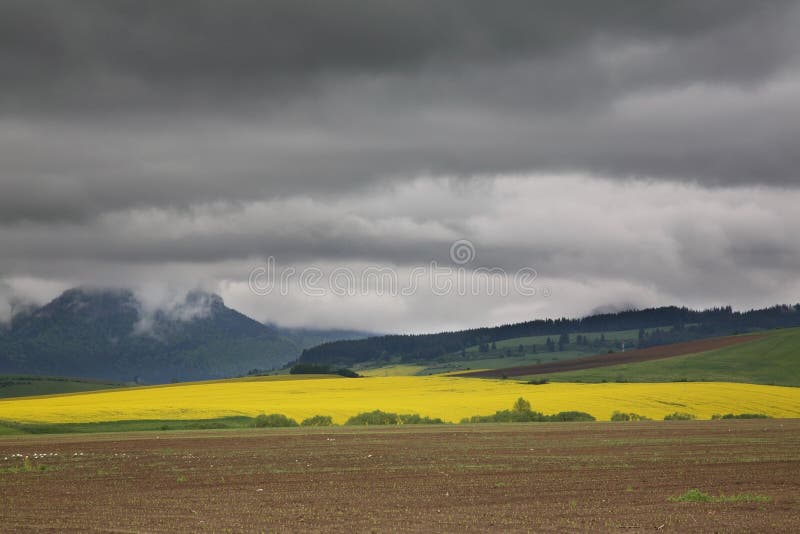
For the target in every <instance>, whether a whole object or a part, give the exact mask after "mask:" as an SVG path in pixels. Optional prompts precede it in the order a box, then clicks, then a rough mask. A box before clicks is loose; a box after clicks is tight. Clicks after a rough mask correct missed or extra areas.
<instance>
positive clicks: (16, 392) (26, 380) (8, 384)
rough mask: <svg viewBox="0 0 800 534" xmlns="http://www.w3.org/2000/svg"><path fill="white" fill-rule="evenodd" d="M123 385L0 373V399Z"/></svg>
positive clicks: (120, 385)
mask: <svg viewBox="0 0 800 534" xmlns="http://www.w3.org/2000/svg"><path fill="white" fill-rule="evenodd" d="M120 387H125V384H122V383H119V382H104V381H101V380H88V379H80V378H63V377H58V376H31V375H27V376H26V375H0V399H3V398H10V397H27V396H30V395H57V394H61V393H77V392H82V391H97V390H100V389H112V388H120Z"/></svg>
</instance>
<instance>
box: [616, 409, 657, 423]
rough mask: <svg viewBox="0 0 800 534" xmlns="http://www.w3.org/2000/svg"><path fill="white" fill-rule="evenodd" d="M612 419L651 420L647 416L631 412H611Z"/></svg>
mask: <svg viewBox="0 0 800 534" xmlns="http://www.w3.org/2000/svg"><path fill="white" fill-rule="evenodd" d="M611 420H612V421H651V419H650V418H649V417H645V416H644V415H639V414H638V413H633V412H618V411H615V412H614V413H613V414H611Z"/></svg>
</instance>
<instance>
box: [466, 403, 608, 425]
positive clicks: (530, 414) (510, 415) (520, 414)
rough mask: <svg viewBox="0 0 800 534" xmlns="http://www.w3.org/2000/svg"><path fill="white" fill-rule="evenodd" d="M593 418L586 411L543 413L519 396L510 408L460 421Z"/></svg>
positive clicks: (493, 421)
mask: <svg viewBox="0 0 800 534" xmlns="http://www.w3.org/2000/svg"><path fill="white" fill-rule="evenodd" d="M594 420H595V418H594V417H592V416H591V415H590V414H588V413H586V412H575V411H573V412H559V413H557V414H554V415H545V414H543V413H542V412H536V411H533V410H532V409H531V403H530V402H528V401H527V400H525V399H523V398H522V397H520V398H519V399H517V400H516V401H515V402H514V406H513V407H512V409H511V410H500V411H497V412H495V413H494V414H492V415H473V416H472V417H465V418H464V419H462V420H461V423H536V422H539V423H547V422H557V421H594Z"/></svg>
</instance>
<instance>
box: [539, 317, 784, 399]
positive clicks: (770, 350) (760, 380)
mask: <svg viewBox="0 0 800 534" xmlns="http://www.w3.org/2000/svg"><path fill="white" fill-rule="evenodd" d="M536 378H540V379H541V378H546V379H548V380H550V381H551V382H678V381H687V382H695V381H724V382H748V383H752V384H768V385H778V386H800V328H791V329H782V330H774V331H770V332H767V333H765V335H763V336H759V337H758V338H757V339H751V340H749V341H747V342H745V343H741V344H736V345H731V346H726V347H722V348H718V349H715V350H708V351H703V352H695V353H693V354H685V355H681V356H673V357H671V358H665V359H658V360H653V361H646V362H639V363H628V364H622V365H612V366H606V367H596V368H592V369H584V370H576V371H572V372H562V373H552V374H543V375H537V376H536Z"/></svg>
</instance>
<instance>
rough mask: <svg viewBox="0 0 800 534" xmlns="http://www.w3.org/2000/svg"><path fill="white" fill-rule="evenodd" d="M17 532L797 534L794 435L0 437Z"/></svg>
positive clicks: (349, 432) (1, 495) (644, 428)
mask: <svg viewBox="0 0 800 534" xmlns="http://www.w3.org/2000/svg"><path fill="white" fill-rule="evenodd" d="M35 453H38V454H45V456H44V457H41V458H33V456H34V454H35ZM51 453H58V455H57V456H50V454H51ZM15 454H22V455H23V456H24V455H28V456H29V462H30V466H31V469H32V470H30V471H25V470H23V471H17V468H18V467H19V466H21V465H22V459H20V458H18V457H15V456H12V455H15ZM4 458H8V459H4ZM691 488H699V489H700V490H702V491H705V492H708V493H711V494H713V495H720V494H725V495H735V494H741V493H752V494H757V495H763V496H766V497H769V498H770V499H771V501H770V502H766V503H752V502H751V503H748V502H735V503H674V502H669V501H668V498H669V497H672V496H676V495H680V494H682V493H684V492H685V491H687V490H688V489H691ZM32 530H36V531H51V532H65V531H67V532H68V531H77V530H80V531H86V530H100V531H106V532H108V531H114V532H141V531H147V532H198V531H211V532H242V531H247V532H253V531H270V532H274V531H338V532H353V531H356V532H364V531H379V532H380V531H425V532H452V531H460V532H485V531H537V532H542V531H545V532H552V531H573V532H576V531H577V532H597V531H600V532H608V531H610V532H636V531H660V532H711V531H718V532H719V531H723V532H742V531H762V532H798V531H800V420H761V421H757V420H739V421H687V422H663V421H662V422H641V423H590V424H584V423H545V424H522V425H467V426H443V427H437V426H426V427H413V428H412V427H394V428H374V427H371V428H363V429H352V428H335V429H316V430H306V429H286V430H278V429H265V430H256V429H254V430H250V431H200V432H183V433H179V432H172V433H150V434H144V433H141V434H106V435H73V436H22V437H18V436H10V437H5V438H2V439H0V531H4V532H20V531H32Z"/></svg>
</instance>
